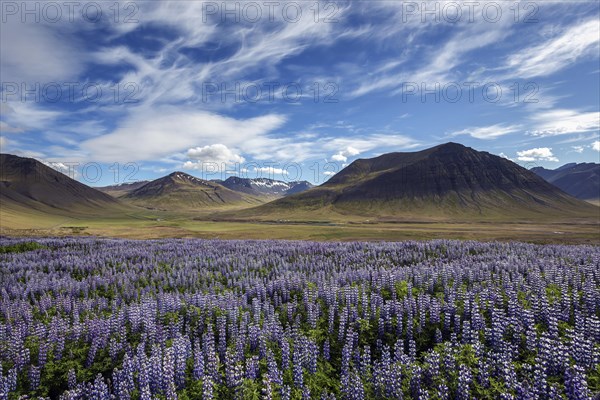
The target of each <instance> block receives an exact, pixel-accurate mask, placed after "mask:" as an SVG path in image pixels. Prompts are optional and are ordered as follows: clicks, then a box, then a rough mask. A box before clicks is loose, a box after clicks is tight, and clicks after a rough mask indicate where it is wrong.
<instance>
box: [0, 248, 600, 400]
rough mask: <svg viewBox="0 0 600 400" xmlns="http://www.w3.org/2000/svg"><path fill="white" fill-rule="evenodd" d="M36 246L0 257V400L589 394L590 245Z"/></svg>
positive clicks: (593, 269) (595, 339)
mask: <svg viewBox="0 0 600 400" xmlns="http://www.w3.org/2000/svg"><path fill="white" fill-rule="evenodd" d="M22 241H24V239H9V238H0V245H8V244H14V243H20V242H22ZM37 241H38V242H39V243H40V244H41V245H43V246H44V247H43V248H41V249H39V250H34V251H30V252H24V253H7V254H0V270H1V274H0V400H3V399H6V398H8V396H9V392H10V398H11V399H12V398H19V397H22V398H25V397H23V396H27V397H28V398H37V397H51V396H56V397H58V398H63V399H84V398H94V397H95V398H115V399H116V398H123V399H127V398H140V399H154V398H176V397H179V396H180V395H181V396H182V397H185V396H187V397H188V398H189V397H191V396H199V395H201V397H202V398H214V397H221V396H223V394H224V393H227V394H228V396H232V397H236V396H237V397H239V396H241V393H242V389H243V390H254V391H255V393H258V392H260V394H261V395H264V396H265V397H266V398H279V397H281V398H282V399H287V398H296V397H303V398H309V397H310V398H323V399H327V400H330V399H331V398H334V396H335V394H338V395H339V396H338V398H339V397H343V398H363V396H364V397H368V396H374V397H376V398H387V399H401V398H415V399H426V398H428V397H435V398H440V399H446V398H448V399H449V398H451V397H452V398H473V397H474V396H475V393H474V392H475V391H477V392H482V393H483V394H482V395H483V396H485V397H490V398H498V399H513V398H532V399H552V400H553V399H560V398H573V399H587V398H593V397H594V396H598V395H599V393H597V390H598V387H597V382H598V379H599V377H598V368H599V367H598V366H599V365H600V318H599V316H600V274H599V273H598V271H599V270H600V248H599V247H598V246H538V245H532V244H522V243H477V242H455V241H446V240H439V241H431V242H403V243H311V242H271V241H258V242H244V241H230V242H227V241H203V240H156V241H140V242H138V241H125V240H111V239H96V238H79V239H74V238H60V239H52V238H49V239H38V240H37ZM466 363H468V366H467V365H466ZM90 371H93V376H91V375H92V374H90ZM98 371H101V372H102V375H101V376H100V377H99V376H97V374H96V373H97V372H98ZM323 374H325V375H323ZM78 378H79V381H78ZM243 379H247V380H249V381H253V383H250V382H244V381H243ZM246 383H248V385H246ZM595 391H596V392H595ZM243 393H246V392H243Z"/></svg>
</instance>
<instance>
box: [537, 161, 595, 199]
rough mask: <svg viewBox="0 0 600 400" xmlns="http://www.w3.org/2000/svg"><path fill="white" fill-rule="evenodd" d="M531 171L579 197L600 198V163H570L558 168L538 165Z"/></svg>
mask: <svg viewBox="0 0 600 400" xmlns="http://www.w3.org/2000/svg"><path fill="white" fill-rule="evenodd" d="M531 171H532V172H535V173H536V174H537V175H539V176H541V177H542V178H544V179H545V180H546V181H548V182H550V183H551V184H553V185H554V186H556V187H558V188H560V189H561V190H563V191H564V192H566V193H568V194H570V195H571V196H574V197H577V198H578V199H582V200H588V201H593V200H596V201H597V200H599V199H600V164H595V163H581V164H576V163H570V164H566V165H563V166H562V167H560V168H557V169H546V168H543V167H536V168H532V169H531Z"/></svg>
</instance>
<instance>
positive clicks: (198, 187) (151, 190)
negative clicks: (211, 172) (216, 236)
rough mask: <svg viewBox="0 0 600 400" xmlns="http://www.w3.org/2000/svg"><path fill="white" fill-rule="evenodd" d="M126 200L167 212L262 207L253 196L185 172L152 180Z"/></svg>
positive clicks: (259, 201)
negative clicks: (243, 206)
mask: <svg viewBox="0 0 600 400" xmlns="http://www.w3.org/2000/svg"><path fill="white" fill-rule="evenodd" d="M121 199H123V200H124V201H127V202H131V203H133V204H135V205H138V206H143V207H147V208H158V209H165V210H181V209H202V208H209V207H222V206H229V205H242V204H246V205H248V204H250V205H256V204H262V203H263V202H264V201H261V199H258V198H255V197H253V196H250V195H247V194H244V193H238V192H234V191H232V190H229V189H227V188H226V187H224V186H222V185H220V184H218V183H216V182H212V181H206V180H203V179H199V178H196V177H194V176H191V175H188V174H186V173H183V172H173V173H172V174H170V175H167V176H165V177H162V178H159V179H156V180H154V181H150V182H148V183H146V184H145V185H143V186H140V187H138V188H137V189H135V190H132V191H130V192H129V193H127V194H126V195H124V196H123V197H121Z"/></svg>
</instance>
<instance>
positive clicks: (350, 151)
mask: <svg viewBox="0 0 600 400" xmlns="http://www.w3.org/2000/svg"><path fill="white" fill-rule="evenodd" d="M359 154H360V151H358V150H357V149H355V148H354V147H352V146H348V147H346V148H345V149H344V150H341V151H339V152H338V153H337V154H334V155H333V156H332V157H331V159H332V160H333V161H339V162H343V163H345V162H346V161H348V157H352V156H356V155H359Z"/></svg>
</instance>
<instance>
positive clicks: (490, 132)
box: [448, 124, 522, 140]
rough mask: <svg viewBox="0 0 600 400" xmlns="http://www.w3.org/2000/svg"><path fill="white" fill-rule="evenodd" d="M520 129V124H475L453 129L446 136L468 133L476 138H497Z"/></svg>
mask: <svg viewBox="0 0 600 400" xmlns="http://www.w3.org/2000/svg"><path fill="white" fill-rule="evenodd" d="M521 129H522V126H521V125H503V124H495V125H490V126H477V127H470V128H465V129H461V130H459V131H454V132H451V133H449V134H448V136H451V137H454V136H461V135H469V136H471V137H474V138H476V139H484V140H489V139H497V138H499V137H501V136H504V135H508V134H510V133H515V132H519V131H520V130H521Z"/></svg>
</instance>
